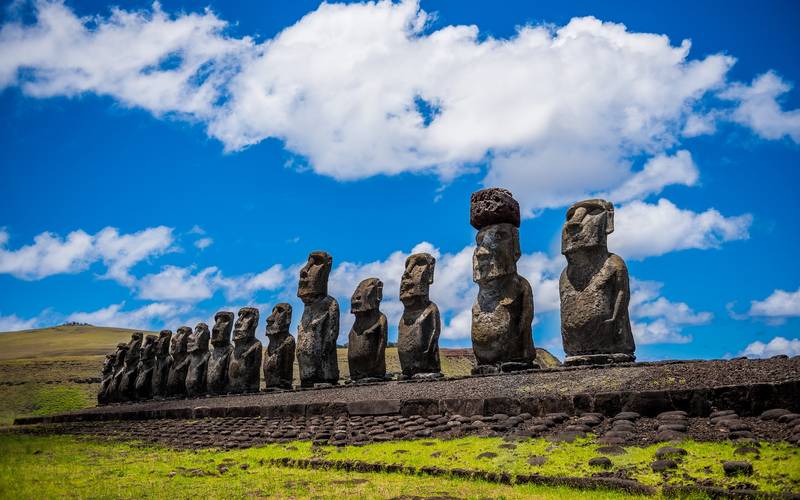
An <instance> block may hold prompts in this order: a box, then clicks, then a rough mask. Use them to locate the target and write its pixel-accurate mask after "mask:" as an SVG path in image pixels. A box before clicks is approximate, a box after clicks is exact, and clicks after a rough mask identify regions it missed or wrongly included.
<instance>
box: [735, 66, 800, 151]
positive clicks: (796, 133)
mask: <svg viewBox="0 0 800 500" xmlns="http://www.w3.org/2000/svg"><path fill="white" fill-rule="evenodd" d="M790 89H791V86H790V85H789V84H787V83H786V82H784V81H783V80H782V79H781V77H779V76H778V75H776V74H775V73H774V72H772V71H768V72H766V73H764V74H763V75H760V76H758V77H756V78H755V79H754V80H753V82H752V83H751V84H750V85H744V84H741V83H734V84H732V85H731V86H730V87H729V88H728V89H726V90H725V91H724V92H722V93H721V94H720V96H721V97H723V98H724V99H730V100H733V101H737V102H738V104H737V106H736V108H735V109H734V111H733V113H732V114H731V117H730V118H731V119H732V120H733V121H735V122H737V123H739V124H741V125H744V126H746V127H750V128H751V129H753V131H754V132H755V133H756V134H758V135H759V136H761V137H763V138H765V139H781V138H782V137H784V136H789V137H791V138H792V140H793V141H794V142H796V143H800V109H794V110H791V111H784V110H782V109H781V106H780V104H779V103H778V98H779V97H780V96H782V95H783V94H785V93H787V92H789V90H790Z"/></svg>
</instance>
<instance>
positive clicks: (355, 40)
mask: <svg viewBox="0 0 800 500" xmlns="http://www.w3.org/2000/svg"><path fill="white" fill-rule="evenodd" d="M228 26H229V25H228V22H227V21H225V20H222V19H220V18H218V17H217V16H216V15H215V14H214V13H213V12H211V11H210V10H205V11H203V12H201V13H180V14H177V15H169V14H167V13H165V12H164V11H162V10H161V8H160V6H159V5H158V4H155V5H154V6H153V7H152V9H150V10H141V11H126V10H122V9H113V10H112V13H111V15H110V16H109V17H107V18H104V17H99V16H93V17H87V18H80V17H78V16H77V15H76V14H75V12H73V11H72V10H71V9H70V8H68V7H67V6H65V5H64V4H62V3H58V2H48V1H44V0H41V1H39V2H37V3H36V4H35V22H33V23H22V22H17V21H13V20H12V21H9V22H6V23H5V24H4V25H3V26H2V28H0V88H3V87H6V86H19V87H20V88H21V89H22V91H23V92H24V93H25V94H27V95H30V96H34V97H48V96H55V95H77V94H82V93H96V94H101V95H108V96H111V97H113V98H115V99H117V100H118V101H120V102H121V103H123V104H124V105H127V106H136V107H140V108H143V109H146V110H148V111H150V112H151V113H153V114H154V115H156V116H161V115H165V114H168V115H176V116H179V117H183V118H186V119H188V120H192V121H198V122H201V123H203V124H205V126H206V128H207V131H208V134H209V135H210V136H212V137H215V138H217V139H219V140H220V141H221V142H222V143H223V144H224V146H225V148H226V149H227V150H230V151H235V150H239V149H242V148H245V147H247V146H250V145H253V144H256V143H259V142H260V141H262V140H264V139H267V138H277V139H280V140H282V141H283V142H284V144H285V146H286V148H287V149H289V150H290V151H292V152H294V153H296V154H299V155H302V156H304V157H305V158H306V159H307V162H304V163H307V164H308V165H309V166H310V168H312V169H313V170H314V171H316V172H317V173H319V174H323V175H327V176H331V177H334V178H336V179H361V178H365V177H369V176H373V175H379V174H385V175H393V174H398V173H401V172H408V171H414V172H432V173H435V174H437V175H439V176H441V177H442V178H444V179H449V178H452V177H454V176H457V175H460V174H462V173H464V172H468V171H472V170H473V168H474V165H475V164H476V163H479V162H484V161H486V162H488V170H487V172H486V177H485V179H484V182H485V183H487V184H493V185H501V186H513V187H514V188H515V189H516V192H517V193H518V197H519V198H520V202H521V203H522V207H523V210H524V212H525V213H526V214H527V215H531V214H533V213H534V212H535V211H536V210H538V209H540V208H545V207H555V206H562V205H564V204H566V203H569V202H571V201H574V200H575V199H577V198H579V197H583V196H585V195H587V194H589V193H597V192H612V193H613V192H615V191H616V192H618V193H619V194H620V196H622V197H623V198H629V197H631V196H637V195H642V194H643V193H645V192H657V191H658V190H660V189H661V188H662V187H663V186H664V185H666V183H669V182H675V183H678V184H686V185H691V183H693V182H694V181H693V180H691V172H690V171H689V170H688V169H687V167H686V164H685V161H684V162H683V163H681V164H677V163H675V162H676V161H678V160H680V161H683V160H681V158H677V160H676V159H673V165H677V166H676V167H675V168H678V169H679V171H678V172H676V173H672V172H668V171H664V170H663V169H662V170H658V166H657V165H656V164H657V163H658V161H661V162H664V161H666V160H664V159H662V160H658V159H659V158H667V157H665V156H664V155H665V154H666V152H667V151H668V150H670V148H672V147H674V146H675V145H677V144H679V143H680V140H681V139H682V137H685V136H693V135H698V134H700V133H709V132H710V131H711V130H712V128H713V120H712V119H711V117H713V116H715V115H714V114H713V111H714V110H710V111H709V110H706V109H702V110H701V109H698V108H700V107H701V106H700V104H699V103H700V102H701V100H703V97H704V96H706V95H711V94H714V95H715V94H717V93H719V92H724V91H725V90H726V89H727V92H726V93H724V94H723V95H724V96H727V97H728V98H730V99H735V100H738V101H740V102H741V106H740V111H737V112H736V113H734V115H733V116H734V119H736V120H737V121H738V122H740V123H743V124H745V125H746V126H752V127H755V128H756V129H757V130H760V131H763V132H760V133H762V135H764V136H765V137H770V138H772V137H775V136H776V135H779V134H778V132H777V130H783V129H787V130H789V129H790V130H794V128H795V125H794V124H795V121H796V111H789V112H784V111H782V110H781V109H780V107H779V106H778V105H777V104H776V101H775V97H776V96H777V95H779V94H780V93H782V92H784V91H785V89H786V88H785V84H782V83H781V85H783V86H781V85H776V83H775V81H774V80H775V79H774V78H772V77H770V76H769V75H771V73H770V74H768V75H767V76H765V77H762V78H761V79H759V80H757V81H756V82H754V84H753V85H752V86H743V85H739V84H734V85H733V86H731V87H730V88H729V89H728V87H729V84H728V82H727V80H726V76H727V73H728V70H729V68H730V67H731V65H732V64H733V63H734V59H733V58H732V57H730V56H727V55H723V54H712V55H709V56H707V57H704V58H699V59H692V58H690V56H689V51H690V43H689V42H688V41H687V40H684V41H682V42H680V43H679V44H676V45H673V43H672V42H671V41H670V40H669V39H668V38H667V37H666V36H664V35H659V34H651V33H637V32H633V31H629V30H628V29H627V28H626V27H625V26H624V25H621V24H615V23H609V22H602V21H600V20H598V19H595V18H592V17H584V18H574V19H572V20H571V21H569V22H568V23H567V24H566V25H564V26H560V27H554V26H550V25H547V26H530V25H528V26H521V27H520V28H519V29H518V30H517V32H516V33H515V34H514V35H513V36H511V37H509V38H507V39H497V38H493V37H491V36H482V35H481V33H480V31H479V29H478V27H477V26H465V25H449V26H441V27H435V24H434V23H433V22H432V20H431V17H430V16H429V15H428V14H427V13H426V12H425V11H424V10H422V9H421V8H420V7H419V5H418V3H417V2H416V1H414V0H405V1H401V2H398V3H392V2H389V1H378V2H371V3H360V4H348V5H342V4H328V3H323V4H322V5H320V6H319V8H317V9H316V10H315V11H313V12H310V13H308V14H307V15H306V16H304V17H303V18H302V19H300V20H299V21H297V22H296V23H295V24H294V25H292V26H289V27H286V28H285V29H284V30H282V31H281V32H279V33H278V34H276V35H275V36H274V37H273V38H271V39H269V40H265V41H263V42H262V43H256V42H255V41H254V40H252V39H251V38H249V37H243V38H234V37H231V36H228V35H227V34H226V29H227V28H228ZM297 61H303V64H297ZM770 78H772V79H770ZM486 89H491V91H488V92H487V90H486ZM597 89H602V91H601V92H598V91H597ZM764 117H767V118H764ZM776 117H777V118H776ZM775 123H778V125H775ZM786 133H789V134H793V133H794V132H786ZM793 137H794V135H793ZM639 157H644V158H645V159H647V158H649V159H650V160H651V161H652V162H656V164H653V165H651V164H650V163H647V162H645V163H646V164H647V165H651V167H650V168H647V167H645V168H644V169H643V170H639V171H636V170H634V167H635V165H634V162H633V161H632V160H631V158H639ZM681 169H682V170H681ZM654 173H655V174H657V175H653V174H654ZM632 179H636V180H632Z"/></svg>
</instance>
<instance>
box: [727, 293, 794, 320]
mask: <svg viewBox="0 0 800 500" xmlns="http://www.w3.org/2000/svg"><path fill="white" fill-rule="evenodd" d="M733 305H734V304H733V303H731V304H728V311H729V313H730V314H731V317H733V318H734V319H738V320H742V319H746V318H748V317H750V318H759V319H765V320H766V321H767V322H768V323H770V324H773V325H780V324H783V323H784V322H785V321H786V319H787V318H793V317H798V316H800V288H798V289H797V290H796V291H794V292H791V291H789V292H787V291H785V290H775V291H773V292H772V293H771V294H770V295H769V297H767V298H766V299H764V300H751V301H750V309H749V310H748V311H747V313H745V314H737V313H736V312H735V311H734V310H733Z"/></svg>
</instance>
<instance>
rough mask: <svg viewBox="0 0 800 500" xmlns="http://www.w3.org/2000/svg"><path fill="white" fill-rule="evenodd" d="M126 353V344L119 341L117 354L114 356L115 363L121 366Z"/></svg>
mask: <svg viewBox="0 0 800 500" xmlns="http://www.w3.org/2000/svg"><path fill="white" fill-rule="evenodd" d="M127 353H128V344H123V343H119V344H117V353H116V354H117V356H116V365H117V366H118V367H121V366H122V364H123V363H124V362H125V355H126V354H127Z"/></svg>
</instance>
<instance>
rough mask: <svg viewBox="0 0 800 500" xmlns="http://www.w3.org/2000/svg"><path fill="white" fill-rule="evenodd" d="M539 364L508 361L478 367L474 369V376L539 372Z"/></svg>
mask: <svg viewBox="0 0 800 500" xmlns="http://www.w3.org/2000/svg"><path fill="white" fill-rule="evenodd" d="M539 368H540V366H539V363H537V362H535V361H506V362H505V363H500V364H497V365H478V366H476V367H474V368H473V369H472V374H473V375H492V374H494V373H513V372H521V371H525V370H538V369H539Z"/></svg>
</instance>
